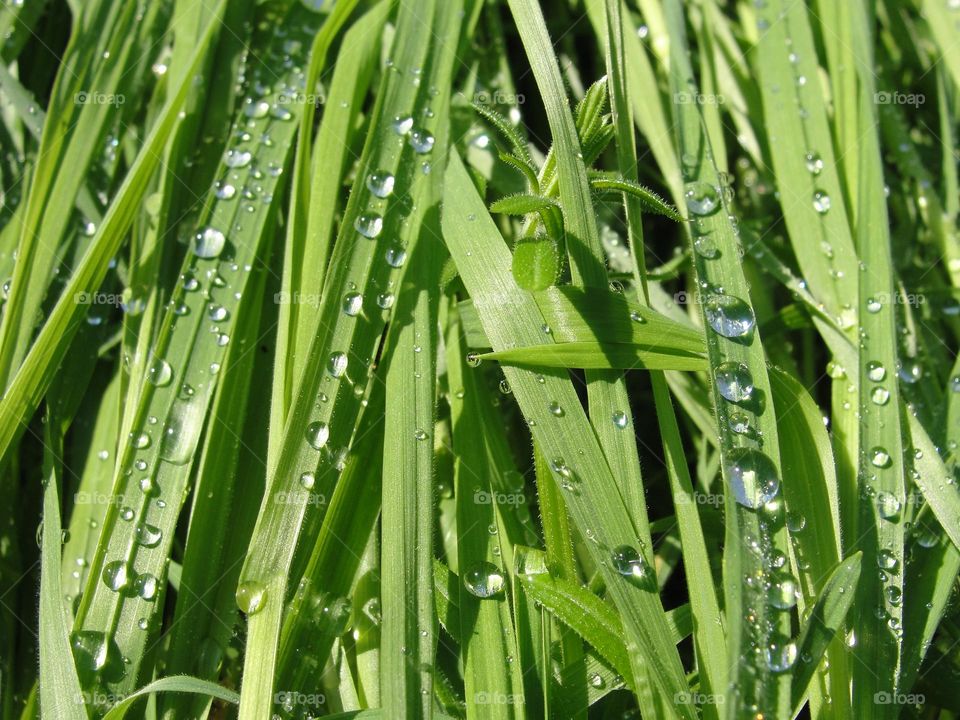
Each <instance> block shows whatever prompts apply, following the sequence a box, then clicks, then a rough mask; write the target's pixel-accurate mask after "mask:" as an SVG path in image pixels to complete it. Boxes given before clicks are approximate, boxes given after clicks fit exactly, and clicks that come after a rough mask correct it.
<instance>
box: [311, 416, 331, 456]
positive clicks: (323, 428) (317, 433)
mask: <svg viewBox="0 0 960 720" xmlns="http://www.w3.org/2000/svg"><path fill="white" fill-rule="evenodd" d="M329 438H330V428H329V427H328V426H327V424H326V423H324V422H312V423H310V424H309V425H308V426H307V442H308V443H310V445H311V447H313V449H314V450H319V449H320V448H322V447H323V446H324V445H326V444H327V440H328V439H329Z"/></svg>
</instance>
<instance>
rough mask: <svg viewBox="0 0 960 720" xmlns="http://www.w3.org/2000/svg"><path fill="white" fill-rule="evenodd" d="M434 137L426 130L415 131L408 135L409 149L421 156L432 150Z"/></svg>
mask: <svg viewBox="0 0 960 720" xmlns="http://www.w3.org/2000/svg"><path fill="white" fill-rule="evenodd" d="M434 142H435V141H434V137H433V135H431V134H430V133H428V132H427V131H426V130H422V129H417V130H414V131H413V132H411V133H410V147H412V148H413V150H414V152H417V153H420V154H421V155H423V154H425V153H428V152H430V151H431V150H433V144H434Z"/></svg>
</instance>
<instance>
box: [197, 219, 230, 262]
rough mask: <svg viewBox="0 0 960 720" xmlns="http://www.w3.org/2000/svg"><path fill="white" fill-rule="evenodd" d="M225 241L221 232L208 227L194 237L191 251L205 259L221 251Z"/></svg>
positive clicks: (213, 256) (215, 255)
mask: <svg viewBox="0 0 960 720" xmlns="http://www.w3.org/2000/svg"><path fill="white" fill-rule="evenodd" d="M226 241H227V239H226V237H224V235H223V233H222V232H220V231H219V230H216V229H214V228H212V227H208V228H206V229H204V230H203V231H202V232H200V233H198V234H197V235H196V237H194V243H193V253H194V254H195V255H196V256H197V257H201V258H205V259H211V258H215V257H217V256H218V255H220V253H221V252H223V246H224V245H225V244H226Z"/></svg>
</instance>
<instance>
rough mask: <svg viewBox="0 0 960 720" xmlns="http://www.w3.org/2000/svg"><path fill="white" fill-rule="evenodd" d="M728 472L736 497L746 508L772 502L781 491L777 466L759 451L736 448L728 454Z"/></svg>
mask: <svg viewBox="0 0 960 720" xmlns="http://www.w3.org/2000/svg"><path fill="white" fill-rule="evenodd" d="M726 470H727V476H728V477H729V479H730V486H731V489H732V490H733V494H734V497H735V498H736V500H737V502H738V503H740V504H741V505H743V506H745V507H748V508H751V509H756V508H758V507H760V506H761V505H764V504H765V503H768V502H770V501H771V500H772V499H773V498H774V497H775V496H776V494H777V491H778V490H779V489H780V478H779V477H777V468H776V466H775V465H774V464H773V461H772V460H771V459H770V458H769V457H767V456H766V455H764V454H763V453H762V452H760V451H759V450H754V449H752V448H734V449H733V450H731V451H730V452H729V453H727V459H726Z"/></svg>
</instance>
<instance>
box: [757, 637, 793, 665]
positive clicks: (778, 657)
mask: <svg viewBox="0 0 960 720" xmlns="http://www.w3.org/2000/svg"><path fill="white" fill-rule="evenodd" d="M764 656H765V657H766V661H767V667H768V668H770V672H772V673H785V672H787V671H788V670H790V668H792V667H793V664H794V663H795V662H796V661H797V644H796V643H795V642H793V641H792V640H790V639H788V638H782V639H779V638H777V639H772V640H771V641H770V644H769V645H768V646H767V648H766V651H765V653H764Z"/></svg>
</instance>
